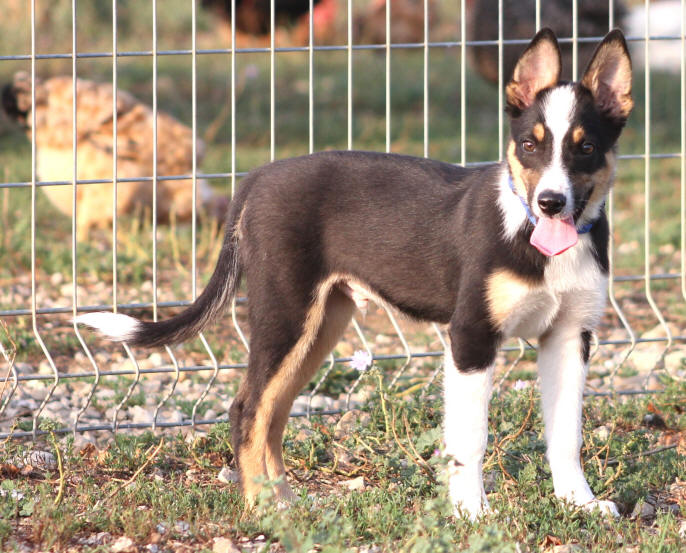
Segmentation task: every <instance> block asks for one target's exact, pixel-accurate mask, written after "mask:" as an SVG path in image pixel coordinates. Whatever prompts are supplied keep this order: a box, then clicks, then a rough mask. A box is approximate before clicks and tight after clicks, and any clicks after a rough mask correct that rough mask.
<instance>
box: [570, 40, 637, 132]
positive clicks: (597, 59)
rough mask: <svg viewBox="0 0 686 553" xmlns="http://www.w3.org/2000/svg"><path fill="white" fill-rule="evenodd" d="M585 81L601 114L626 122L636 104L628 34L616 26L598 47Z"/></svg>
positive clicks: (583, 82)
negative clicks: (627, 41) (633, 97)
mask: <svg viewBox="0 0 686 553" xmlns="http://www.w3.org/2000/svg"><path fill="white" fill-rule="evenodd" d="M581 84H582V85H584V86H585V87H586V88H588V90H590V91H591V94H593V99H594V100H595V105H596V107H597V108H598V110H599V111H600V112H601V113H604V114H605V115H607V116H609V117H611V118H613V119H617V120H619V121H624V120H626V118H627V117H628V116H629V113H631V108H633V107H634V101H633V100H632V99H631V58H630V57H629V51H628V49H627V47H626V41H625V40H624V35H623V34H622V31H620V30H619V29H615V30H614V31H611V32H609V33H608V34H607V36H606V37H605V38H604V39H603V41H602V42H601V43H600V45H599V46H598V48H596V51H595V53H594V54H593V58H592V59H591V62H590V63H589V64H588V67H587V68H586V73H584V77H583V79H581Z"/></svg>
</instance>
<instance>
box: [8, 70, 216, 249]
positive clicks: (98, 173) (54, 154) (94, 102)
mask: <svg viewBox="0 0 686 553" xmlns="http://www.w3.org/2000/svg"><path fill="white" fill-rule="evenodd" d="M76 90H77V95H76V98H77V124H76V126H77V133H76V134H77V179H79V180H82V179H84V180H85V179H111V178H112V156H113V135H112V123H113V118H112V94H113V89H112V85H110V84H106V83H96V82H93V81H87V80H84V79H78V80H77V84H76ZM72 96H73V95H72V78H71V77H53V78H50V79H47V80H46V81H40V80H38V79H37V82H36V127H37V132H36V170H37V173H38V178H39V179H40V180H42V181H64V180H66V181H70V180H72V178H73V153H72ZM2 105H3V108H4V110H5V112H6V113H7V115H9V116H10V117H11V118H12V119H15V120H16V121H18V122H19V123H20V124H22V125H23V126H24V128H25V129H26V132H27V134H28V136H29V139H30V138H31V130H32V129H31V123H32V116H31V77H30V76H29V75H28V74H27V73H26V72H23V71H22V72H18V73H16V74H15V75H14V79H13V82H12V83H11V84H8V85H6V86H5V87H4V88H3V90H2ZM152 123H153V112H152V110H151V109H150V108H149V107H148V106H146V105H145V104H142V103H141V102H139V101H138V100H137V99H136V98H134V97H133V96H132V95H131V94H129V93H128V92H126V91H123V90H118V93H117V177H118V178H119V179H123V178H140V177H150V176H152V173H153V147H154V144H153V135H152ZM202 149H203V145H202V143H201V142H200V141H198V157H199V158H201V157H202ZM192 155H193V152H192V134H191V129H189V128H188V127H187V126H186V125H183V124H182V123H180V122H179V121H177V120H176V119H174V118H173V117H171V116H170V115H168V114H166V113H163V112H158V115H157V174H158V175H159V176H171V175H187V174H190V172H191V170H192V159H193V158H192ZM197 184H198V186H197V189H198V206H199V208H200V209H204V210H205V211H206V212H207V213H208V214H211V215H213V216H216V217H221V216H223V213H224V212H225V210H226V207H227V203H228V200H227V199H226V198H223V197H216V196H215V195H214V193H213V192H212V189H211V188H210V186H209V185H208V184H207V182H206V181H204V180H198V183H197ZM41 190H43V192H45V194H46V195H47V196H48V198H49V199H50V201H51V202H52V203H53V204H54V205H55V207H57V209H59V210H60V211H61V212H62V213H64V214H65V215H67V216H69V217H71V214H72V194H73V192H72V187H71V186H59V185H58V186H44V187H41ZM112 190H113V186H112V183H99V184H83V185H79V186H78V187H77V196H76V199H77V234H78V238H79V240H85V239H86V238H87V237H88V233H89V231H90V229H91V228H94V227H100V228H104V227H108V226H109V225H111V223H112ZM152 191H153V183H152V181H150V180H148V181H135V182H119V183H118V185H117V211H118V213H119V214H132V213H137V214H142V213H143V212H145V211H146V210H149V209H150V208H151V207H152ZM192 196H193V194H192V182H191V180H190V179H184V180H160V181H158V185H157V215H158V220H159V221H168V220H169V218H170V217H171V216H172V215H173V216H174V217H175V218H176V220H178V221H187V220H190V218H191V214H192V211H191V209H192V207H191V206H192Z"/></svg>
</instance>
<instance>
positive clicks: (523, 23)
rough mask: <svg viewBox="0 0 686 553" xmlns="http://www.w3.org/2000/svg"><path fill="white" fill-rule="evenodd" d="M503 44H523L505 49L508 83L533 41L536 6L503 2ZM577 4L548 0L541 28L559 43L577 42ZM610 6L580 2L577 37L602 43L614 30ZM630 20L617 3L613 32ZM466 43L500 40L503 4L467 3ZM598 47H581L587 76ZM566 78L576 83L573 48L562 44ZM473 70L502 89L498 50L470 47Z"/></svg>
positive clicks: (491, 0) (490, 0)
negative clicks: (574, 33)
mask: <svg viewBox="0 0 686 553" xmlns="http://www.w3.org/2000/svg"><path fill="white" fill-rule="evenodd" d="M502 5H503V39H505V40H511V39H522V40H524V41H525V43H523V44H509V45H505V46H504V47H503V81H505V82H507V80H508V79H509V78H510V77H511V76H512V71H513V70H514V66H515V64H516V63H517V59H518V57H519V55H520V54H521V52H522V50H523V49H524V48H525V47H526V43H528V41H529V37H531V36H533V35H534V33H535V32H536V2H535V0H503V4H502ZM572 11H573V2H572V0H547V1H546V2H541V27H550V28H551V29H552V30H553V31H554V32H555V34H556V35H557V36H558V37H561V38H569V37H571V36H572V22H573V20H572ZM609 13H610V12H609V8H608V2H606V1H601V2H599V1H598V0H577V22H578V24H577V35H578V37H579V38H583V37H602V36H604V35H605V33H607V32H608V30H609V21H610V19H609ZM625 15H626V7H625V4H624V2H623V1H621V0H615V2H614V26H615V27H621V26H622V21H623V20H624V17H625ZM467 39H468V40H477V41H481V40H484V41H486V40H489V41H490V40H497V39H498V0H467ZM596 43H597V41H595V40H594V41H592V42H579V43H578V69H579V72H580V73H581V72H583V70H584V68H585V67H586V64H587V63H588V62H589V61H590V58H591V55H592V54H593V52H594V51H595V47H596V45H597V44H596ZM560 50H561V51H562V76H561V77H562V78H563V79H565V80H571V78H572V44H571V43H561V44H560ZM467 51H468V53H469V55H470V60H469V61H470V62H471V66H472V68H473V69H474V70H475V71H476V72H477V73H479V75H481V76H482V77H483V78H484V79H486V80H487V81H489V82H491V83H493V84H498V47H497V46H470V47H469V48H468V49H467Z"/></svg>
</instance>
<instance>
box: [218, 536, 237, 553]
mask: <svg viewBox="0 0 686 553" xmlns="http://www.w3.org/2000/svg"><path fill="white" fill-rule="evenodd" d="M212 541H214V544H213V545H212V553H240V551H241V550H240V549H238V548H237V547H236V546H235V545H234V544H233V542H232V541H231V540H230V539H228V538H214V539H213V540H212Z"/></svg>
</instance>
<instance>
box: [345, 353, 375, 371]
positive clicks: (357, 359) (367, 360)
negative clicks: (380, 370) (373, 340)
mask: <svg viewBox="0 0 686 553" xmlns="http://www.w3.org/2000/svg"><path fill="white" fill-rule="evenodd" d="M350 366H351V367H352V368H353V369H355V370H356V371H359V372H364V371H366V370H368V369H369V368H370V367H371V366H372V354H371V353H369V352H368V351H365V350H362V349H358V350H357V351H355V353H353V356H352V359H350Z"/></svg>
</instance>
